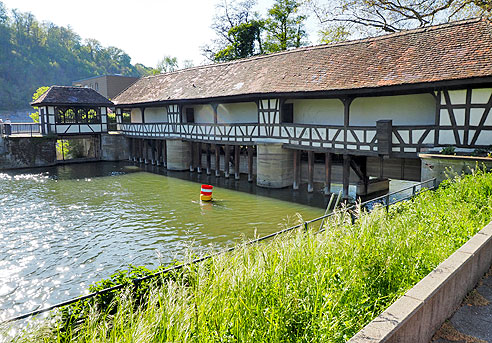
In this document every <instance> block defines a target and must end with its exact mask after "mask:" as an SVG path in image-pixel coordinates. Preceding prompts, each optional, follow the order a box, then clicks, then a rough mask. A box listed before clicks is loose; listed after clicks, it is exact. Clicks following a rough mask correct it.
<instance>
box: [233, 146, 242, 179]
mask: <svg viewBox="0 0 492 343" xmlns="http://www.w3.org/2000/svg"><path fill="white" fill-rule="evenodd" d="M240 162H241V146H240V145H235V146H234V179H236V180H239V179H240V178H241V175H240V174H239V165H240Z"/></svg>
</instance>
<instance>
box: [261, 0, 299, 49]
mask: <svg viewBox="0 0 492 343" xmlns="http://www.w3.org/2000/svg"><path fill="white" fill-rule="evenodd" d="M299 7H300V4H299V3H298V2H297V1H296V0H275V4H274V5H273V7H272V8H271V9H270V10H268V18H267V20H266V21H265V30H266V32H267V36H266V40H265V44H264V50H265V52H267V53H269V52H276V51H282V50H287V49H288V48H298V47H300V46H302V45H305V44H306V43H305V39H306V38H307V35H306V32H305V30H304V21H305V20H306V16H305V15H302V14H299Z"/></svg>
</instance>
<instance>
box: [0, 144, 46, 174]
mask: <svg viewBox="0 0 492 343" xmlns="http://www.w3.org/2000/svg"><path fill="white" fill-rule="evenodd" d="M55 164H56V138H48V137H0V169H16V168H32V167H44V166H52V165H55Z"/></svg>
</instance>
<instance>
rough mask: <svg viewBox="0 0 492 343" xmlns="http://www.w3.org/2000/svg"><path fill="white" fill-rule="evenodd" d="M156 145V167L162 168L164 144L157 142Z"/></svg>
mask: <svg viewBox="0 0 492 343" xmlns="http://www.w3.org/2000/svg"><path fill="white" fill-rule="evenodd" d="M155 143H156V146H155V147H156V150H157V151H156V154H157V158H156V165H158V166H160V165H161V159H162V143H161V141H155Z"/></svg>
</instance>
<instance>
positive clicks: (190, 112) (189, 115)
mask: <svg viewBox="0 0 492 343" xmlns="http://www.w3.org/2000/svg"><path fill="white" fill-rule="evenodd" d="M186 122H187V123H194V122H195V109H194V108H192V107H188V108H187V109H186Z"/></svg>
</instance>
